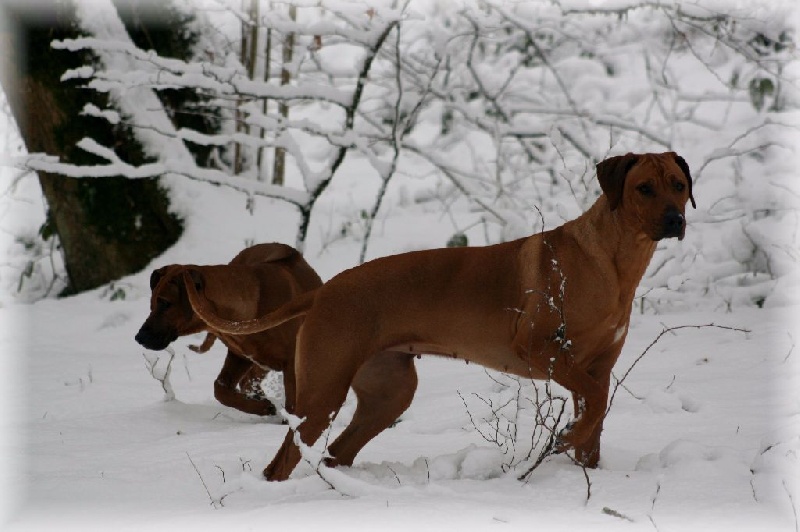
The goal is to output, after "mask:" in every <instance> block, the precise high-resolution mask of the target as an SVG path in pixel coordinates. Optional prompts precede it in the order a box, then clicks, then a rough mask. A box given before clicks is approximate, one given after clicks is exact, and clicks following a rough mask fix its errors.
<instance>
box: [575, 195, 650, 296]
mask: <svg viewBox="0 0 800 532" xmlns="http://www.w3.org/2000/svg"><path fill="white" fill-rule="evenodd" d="M566 225H569V226H571V227H570V229H569V231H570V232H572V233H573V234H574V235H575V236H576V237H577V236H579V235H580V238H576V242H578V244H579V245H582V246H583V247H585V248H586V247H587V246H586V244H585V243H587V242H588V243H590V244H589V246H590V247H591V249H587V253H589V254H590V255H592V254H599V255H602V257H606V258H607V259H610V260H611V262H612V263H613V266H614V268H615V269H616V274H617V275H616V277H617V279H619V283H620V286H619V288H620V295H621V297H622V298H623V299H626V300H633V296H634V293H635V291H636V287H637V286H639V282H640V281H641V280H642V277H643V276H644V273H645V271H646V270H647V266H648V265H649V264H650V259H651V258H652V257H653V253H654V252H655V250H656V242H655V241H653V240H652V239H651V238H650V237H649V236H647V235H646V234H645V233H644V232H641V231H634V230H632V227H631V225H630V224H628V223H626V222H625V221H624V220H622V219H621V216H620V211H619V210H616V211H612V210H611V208H610V207H609V204H608V200H607V198H606V196H605V195H601V196H600V197H599V198H598V199H597V201H596V202H595V203H594V205H592V206H591V207H590V208H589V210H587V211H586V212H585V213H583V214H582V215H581V216H579V217H578V218H576V219H575V220H573V221H572V222H569V223H568V224H565V226H566ZM602 257H598V259H599V260H602Z"/></svg>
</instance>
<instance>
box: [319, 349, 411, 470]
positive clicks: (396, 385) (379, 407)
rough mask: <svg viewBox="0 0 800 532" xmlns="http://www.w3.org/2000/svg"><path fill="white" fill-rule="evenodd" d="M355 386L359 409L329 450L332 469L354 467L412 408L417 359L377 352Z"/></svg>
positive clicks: (403, 354)
mask: <svg viewBox="0 0 800 532" xmlns="http://www.w3.org/2000/svg"><path fill="white" fill-rule="evenodd" d="M352 386H353V391H354V392H355V394H356V397H357V398H358V406H357V407H356V412H355V414H354V415H353V420H352V421H351V422H350V424H349V425H348V426H347V428H346V429H345V430H344V432H342V434H340V435H339V437H338V438H337V439H336V441H334V442H333V444H331V446H330V447H329V452H330V454H331V458H330V459H328V460H327V465H329V466H336V465H345V466H349V465H352V463H353V460H354V459H355V457H356V455H357V454H358V452H359V451H360V450H361V449H362V448H363V447H364V446H365V445H366V444H367V443H368V442H369V441H370V440H372V438H374V437H375V436H377V435H378V434H380V433H381V432H382V431H383V430H384V429H386V428H387V427H388V426H390V425H391V424H392V423H394V422H395V421H397V418H398V417H400V414H402V413H403V412H405V410H406V409H407V408H408V407H409V405H410V404H411V400H412V399H413V398H414V392H415V391H416V390H417V372H416V370H415V368H414V358H413V356H412V355H409V354H406V353H396V352H383V353H378V354H377V355H375V356H373V357H372V358H370V359H369V360H367V362H366V363H365V364H364V365H363V366H361V368H360V369H359V370H358V373H356V376H355V378H354V379H353V384H352Z"/></svg>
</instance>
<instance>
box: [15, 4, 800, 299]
mask: <svg viewBox="0 0 800 532" xmlns="http://www.w3.org/2000/svg"><path fill="white" fill-rule="evenodd" d="M221 5H223V6H224V4H221ZM237 5H238V4H237ZM250 6H251V9H250V11H249V12H244V11H239V10H238V9H237V8H234V7H226V8H225V9H226V10H227V11H226V12H227V13H228V14H229V15H231V16H233V17H234V20H236V21H237V24H241V25H242V27H243V28H244V30H243V31H242V33H241V34H242V35H245V36H246V37H247V39H249V41H247V42H249V43H251V44H252V43H254V42H261V43H264V42H270V43H272V44H271V45H270V46H271V48H267V51H265V52H264V53H262V54H260V55H259V54H258V53H255V54H254V53H252V52H251V53H249V55H248V54H247V53H245V50H246V49H247V47H246V46H242V47H241V50H242V54H241V55H240V56H239V57H237V56H236V55H235V54H233V53H232V51H233V49H235V48H236V46H235V45H234V46H229V47H228V49H225V50H206V51H205V53H204V54H200V55H199V57H209V58H210V57H214V58H216V59H215V61H211V60H210V59H209V60H200V61H191V62H186V61H180V60H176V59H173V58H165V57H158V56H157V55H156V54H154V53H153V52H151V51H145V50H140V49H138V48H136V47H135V46H133V45H132V44H130V43H120V42H119V41H117V40H114V39H111V38H109V37H108V36H107V35H106V36H98V37H97V38H87V39H78V40H73V41H68V42H66V41H65V42H57V43H54V46H58V47H64V48H69V49H75V50H79V49H86V48H89V49H92V50H94V51H95V52H96V53H98V54H99V55H101V56H106V57H121V58H124V61H123V62H121V63H120V62H113V61H108V62H106V65H108V67H107V68H106V69H104V70H99V69H92V68H83V69H77V70H72V71H70V72H67V73H65V76H66V77H70V78H76V77H78V78H83V79H85V80H86V85H87V87H89V88H91V89H94V90H101V91H116V93H118V94H120V95H121V96H120V97H119V98H118V100H120V99H123V100H124V98H125V94H126V93H127V92H128V91H133V90H134V89H135V90H137V91H141V90H142V89H143V88H146V89H147V90H152V91H156V92H157V91H163V90H167V89H174V88H176V87H190V88H194V89H195V90H197V91H198V92H200V93H203V94H204V95H205V96H207V97H212V98H216V100H215V101H216V102H218V103H219V105H220V106H221V110H220V114H221V115H222V116H227V117H234V118H235V119H233V120H229V121H228V126H227V130H226V131H224V132H223V133H221V134H217V135H205V134H200V133H198V132H196V131H192V130H190V129H186V128H183V129H180V130H175V129H174V128H172V127H170V126H169V125H167V126H163V125H162V126H157V125H154V126H151V127H149V128H148V132H149V134H154V135H156V136H157V135H159V134H161V135H162V136H164V137H165V138H167V139H169V140H170V142H171V143H175V141H176V139H177V140H178V141H179V143H180V142H182V143H184V144H187V143H188V144H192V143H194V144H203V145H208V146H214V147H216V148H217V149H218V150H219V157H218V158H217V163H218V164H217V165H216V167H215V168H200V167H198V166H197V165H196V164H193V163H192V161H191V160H188V159H187V158H186V157H182V158H178V157H176V156H175V155H174V152H170V151H168V150H164V151H163V152H162V153H160V154H158V159H159V162H158V163H154V164H150V165H145V166H142V167H138V168H135V167H132V166H130V165H126V164H125V162H124V161H120V160H118V158H116V157H115V155H114V153H113V151H112V150H110V149H109V148H108V147H104V146H99V145H97V144H96V143H94V142H92V141H91V140H85V141H84V142H83V143H82V147H83V148H84V149H86V150H89V151H91V152H92V153H95V154H96V155H99V156H101V157H103V158H104V159H106V160H107V161H109V164H108V165H106V166H99V167H92V168H80V167H74V166H71V167H69V166H67V165H63V164H61V163H58V162H55V161H53V160H52V159H51V158H47V157H41V156H32V157H31V158H30V159H28V162H27V164H28V166H29V167H31V168H35V169H47V170H48V171H51V172H59V171H60V172H63V173H66V174H69V175H73V176H80V175H84V174H85V175H92V176H98V175H111V174H112V173H113V174H123V175H128V176H130V177H145V176H155V175H173V176H175V175H178V176H184V177H189V178H192V179H198V180H204V181H209V182H213V183H215V184H222V185H227V186H230V187H233V188H235V189H237V190H240V191H242V192H243V193H245V194H247V195H248V196H249V197H252V196H253V195H261V196H268V197H273V198H278V199H281V200H284V201H287V202H289V203H290V204H292V205H294V206H295V207H296V208H297V210H298V213H299V215H300V216H299V217H298V230H297V238H296V241H295V242H294V244H295V245H297V246H298V247H300V248H303V247H304V246H305V244H306V238H307V235H308V230H309V227H310V226H311V225H312V224H317V225H319V224H324V223H325V221H324V220H316V219H314V213H315V206H316V204H317V200H318V199H319V198H320V197H321V196H322V195H323V193H324V192H325V191H326V189H327V188H328V187H329V185H330V184H331V183H332V182H334V181H335V180H336V179H337V176H338V175H340V174H341V173H342V172H343V170H342V169H343V168H344V167H345V166H346V165H343V162H344V161H345V159H347V160H355V161H362V163H363V164H360V165H359V166H358V168H360V169H363V170H364V175H361V176H359V178H358V179H360V180H362V181H363V183H364V187H366V190H369V191H371V192H370V194H366V195H365V196H370V195H372V196H371V199H369V198H367V199H365V198H360V199H359V200H358V201H357V202H356V203H355V204H354V205H352V209H353V216H350V217H349V218H351V219H357V220H358V224H356V225H355V226H353V227H354V228H356V229H358V230H353V231H344V230H343V232H342V233H341V235H340V238H355V239H359V240H360V241H361V253H360V258H359V260H361V261H363V260H364V259H365V257H366V256H367V246H368V245H369V243H370V239H371V235H372V228H373V223H374V221H375V219H376V217H378V216H379V214H380V213H381V212H385V211H386V209H387V207H386V205H387V204H388V205H389V206H391V207H392V209H395V207H397V208H400V209H402V208H405V206H408V204H409V197H412V198H415V199H414V201H424V199H423V198H431V197H435V198H437V199H439V200H440V201H441V204H442V206H443V210H448V209H451V208H452V209H461V211H462V212H466V213H468V214H467V216H466V218H461V220H462V221H461V222H454V225H459V224H460V225H462V226H463V227H462V226H458V227H455V231H454V233H455V234H462V233H463V237H464V238H463V239H460V240H459V241H463V242H468V243H470V244H482V243H493V242H498V241H503V240H509V239H512V238H518V237H521V236H525V235H528V234H530V233H532V232H534V231H538V230H540V229H541V227H542V221H543V223H544V226H545V227H554V226H556V225H558V224H560V223H562V222H563V221H564V220H567V219H570V218H573V217H575V216H576V215H577V214H579V213H580V212H582V211H583V210H585V209H586V208H587V207H588V206H589V205H590V204H591V203H592V202H593V201H594V200H595V198H596V197H597V196H598V195H599V192H600V191H599V186H598V184H597V182H596V180H595V177H594V166H595V165H596V164H597V163H598V162H599V161H601V160H603V159H604V158H606V157H608V156H611V155H616V154H621V153H626V152H628V151H634V152H642V151H676V152H678V153H680V154H681V155H682V156H683V157H684V158H685V159H686V160H687V161H688V162H689V165H690V168H691V169H692V172H693V177H694V181H695V189H694V195H695V197H696V198H697V203H698V209H697V211H692V212H690V213H689V224H690V227H689V230H688V231H687V236H686V239H685V240H684V241H682V242H681V243H679V244H677V245H676V244H674V243H672V242H670V243H669V246H668V247H669V251H668V252H665V251H664V247H663V246H660V247H659V250H658V251H657V252H656V256H655V258H654V260H653V263H652V265H651V268H650V270H649V271H648V273H647V275H646V277H645V280H644V281H643V283H642V289H641V292H640V299H639V300H638V305H639V308H640V310H642V311H652V310H656V311H658V310H660V309H664V308H672V307H674V306H675V305H676V304H677V302H678V301H685V300H686V297H685V296H686V294H697V295H702V296H704V298H705V299H706V300H707V301H709V302H710V304H711V305H713V306H722V307H724V306H726V305H727V306H731V305H739V304H756V305H763V304H765V302H767V301H769V300H770V298H771V297H772V295H773V293H774V292H775V289H776V287H782V286H783V284H786V285H789V286H790V285H792V282H791V279H792V274H793V272H794V270H795V269H796V263H797V251H796V249H797V231H796V230H795V226H796V225H797V213H798V186H797V185H796V179H793V177H794V174H795V173H796V170H795V168H794V165H793V161H794V159H795V157H796V156H795V143H794V142H792V141H793V137H794V136H796V133H797V124H796V122H797V113H798V111H797V109H798V102H800V99H798V93H797V87H796V83H797V74H798V72H797V66H796V65H795V64H794V63H795V62H794V59H795V56H796V50H795V41H796V36H795V34H794V33H793V29H792V28H791V26H790V25H789V22H788V21H787V20H788V16H787V15H788V13H787V10H788V9H789V8H788V6H782V5H775V4H771V3H769V2H766V1H765V2H762V3H761V4H759V5H757V6H755V7H753V6H748V7H747V9H744V10H737V9H736V8H733V7H728V6H726V5H725V3H720V2H717V1H715V0H707V1H703V2H697V3H692V4H684V3H675V4H653V3H650V2H644V1H642V2H639V1H633V2H626V3H623V4H620V3H616V2H612V3H607V4H602V5H594V4H593V3H588V4H587V3H585V2H582V1H579V0H574V1H573V0H562V1H555V2H551V1H547V2H545V1H530V2H514V3H508V2H502V1H490V2H487V1H483V2H465V3H453V4H450V3H435V4H433V5H430V4H426V3H421V2H405V3H402V4H401V5H398V4H397V3H392V4H391V5H390V4H389V3H383V4H381V3H377V4H375V6H374V7H370V8H368V9H367V8H365V7H364V6H363V5H362V4H353V3H350V2H325V3H322V4H319V5H314V6H308V5H305V4H298V5H297V7H296V8H295V9H294V10H292V11H291V12H289V11H287V10H286V9H283V8H280V9H279V8H274V9H266V5H265V6H259V4H258V2H257V1H256V0H253V2H251V4H250ZM215 15H216V13H215ZM227 31H229V32H230V28H228V30H227ZM95 33H98V32H95ZM258 36H260V37H258ZM289 37H291V40H288V39H289ZM269 39H271V40H269ZM202 42H203V43H204V46H211V45H210V44H209V43H213V42H220V40H219V39H217V40H216V41H215V40H213V39H211V40H203V41H202ZM286 42H289V43H290V45H291V48H292V51H293V53H292V54H290V56H288V57H289V59H290V60H289V61H288V62H287V61H286V59H287V56H286V55H283V58H282V59H281V51H282V48H283V49H285V48H286V46H285V43H286ZM281 43H283V45H284V46H281ZM253 46H255V45H253ZM253 49H255V48H253ZM267 52H268V53H267ZM245 56H247V57H249V58H250V59H249V60H248V61H249V63H247V64H246V65H243V64H242V62H241V61H240V58H241V57H245ZM219 57H224V58H225V59H224V61H220V60H219ZM259 61H260V63H259ZM114 65H124V68H121V67H119V66H114ZM284 72H286V73H287V76H288V77H287V76H282V74H283V73H284ZM143 110H144V107H142V106H140V107H131V106H128V107H127V108H124V109H123V113H122V115H121V117H120V118H121V119H122V120H128V121H131V122H133V123H141V121H142V119H143V117H142V115H143V114H144V115H146V114H148V113H152V111H150V110H148V111H143ZM108 111H109V110H95V111H94V112H95V113H97V114H98V115H100V116H105V115H108V116H114V117H115V119H116V117H117V116H118V114H117V113H111V114H109V113H108ZM146 123H149V124H163V121H157V120H153V119H152V117H151V119H148V120H146ZM165 145H167V144H165ZM232 146H235V147H236V150H237V153H243V154H245V156H243V158H242V159H241V161H244V162H243V164H237V165H232V164H229V162H230V160H231V159H230V157H231V156H230V151H231V149H232V148H231V147H232ZM278 150H280V151H283V152H284V153H285V155H286V158H287V164H286V179H285V186H276V185H272V184H268V183H265V182H263V181H262V180H264V179H266V178H268V177H269V176H267V175H266V174H268V173H269V171H268V170H265V168H269V165H260V162H261V161H262V160H264V159H265V158H266V159H269V158H270V157H273V155H270V153H277V151H278ZM256 154H257V155H256ZM237 157H239V156H237ZM237 160H239V159H237ZM231 174H238V175H231ZM170 183H171V185H170V186H171V187H172V188H173V190H176V188H177V189H179V188H180V180H179V179H178V180H171V181H170ZM409 191H411V192H409ZM443 191H444V192H443ZM443 193H444V194H445V195H446V196H447V199H446V200H443V199H442V197H443V196H442V194H443ZM412 205H413V202H412ZM463 220H466V222H464V221H463ZM343 227H344V226H343ZM328 232H329V233H330V231H328ZM334 232H335V231H334ZM444 244H445V242H442V245H444ZM323 245H326V244H323ZM781 279H784V281H780V280H781ZM795 284H796V283H795ZM781 293H783V290H781Z"/></svg>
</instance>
